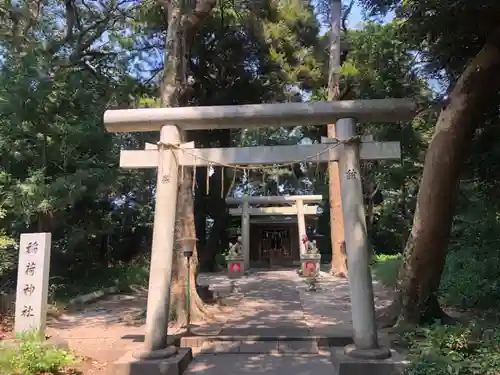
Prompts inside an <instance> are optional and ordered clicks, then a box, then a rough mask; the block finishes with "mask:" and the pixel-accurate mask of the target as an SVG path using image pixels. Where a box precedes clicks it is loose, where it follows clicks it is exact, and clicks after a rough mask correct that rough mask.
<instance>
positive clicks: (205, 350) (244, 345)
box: [197, 340, 319, 354]
mask: <svg viewBox="0 0 500 375" xmlns="http://www.w3.org/2000/svg"><path fill="white" fill-rule="evenodd" d="M197 352H198V354H318V353H319V347H318V345H317V343H316V342H315V341H248V340H245V341H212V342H209V341H206V342H204V343H203V344H202V345H201V347H200V348H198V350H197Z"/></svg>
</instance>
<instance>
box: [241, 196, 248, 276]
mask: <svg viewBox="0 0 500 375" xmlns="http://www.w3.org/2000/svg"><path fill="white" fill-rule="evenodd" d="M244 199H245V200H244V201H243V204H242V214H241V242H242V247H243V259H244V262H245V263H244V271H246V270H248V269H249V268H250V214H249V208H250V207H249V206H250V205H249V204H248V201H247V200H246V197H245V198H244Z"/></svg>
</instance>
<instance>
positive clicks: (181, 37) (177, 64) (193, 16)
mask: <svg viewBox="0 0 500 375" xmlns="http://www.w3.org/2000/svg"><path fill="white" fill-rule="evenodd" d="M160 3H161V4H162V5H163V7H164V11H165V13H166V15H167V16H168V20H169V22H168V30H167V41H166V51H165V69H164V70H165V73H164V79H163V82H162V87H161V99H162V103H163V105H165V106H173V107H175V106H182V105H186V103H185V100H186V99H187V95H185V92H186V89H187V85H186V81H187V60H186V59H187V56H186V55H187V53H188V51H189V48H188V46H187V38H188V35H189V37H190V38H191V37H192V35H194V31H195V30H197V29H198V28H199V26H200V25H201V23H202V22H203V21H204V20H205V19H206V17H208V16H209V15H210V13H211V11H212V9H213V7H214V6H215V3H216V1H215V0H200V1H198V2H194V3H190V5H192V6H193V8H191V9H187V10H186V12H184V13H183V11H184V9H182V7H181V5H180V4H179V2H176V1H163V0H162V1H160ZM182 137H183V141H187V138H186V136H185V134H183V135H182ZM192 178H193V177H192V169H191V168H183V173H182V174H181V176H180V186H179V196H178V201H177V222H176V239H177V244H179V239H181V238H185V237H191V238H193V237H196V230H195V220H194V200H193V194H192V189H193V180H192ZM197 265H198V254H197V249H196V246H195V248H194V253H193V256H192V257H191V272H190V274H189V275H188V274H187V263H186V259H185V257H184V255H183V254H182V252H181V251H180V248H176V249H175V255H174V264H173V269H172V287H171V308H172V310H173V311H172V313H173V314H172V318H173V319H174V320H175V321H176V322H177V323H183V322H185V321H186V317H187V304H186V299H187V292H186V289H187V287H186V286H187V280H188V277H189V280H190V285H191V288H190V291H189V295H190V299H191V303H190V306H191V308H190V311H191V319H192V320H193V321H196V320H200V319H203V318H205V317H206V313H205V311H204V305H203V302H202V301H201V298H200V297H199V295H198V293H197V290H196V272H197Z"/></svg>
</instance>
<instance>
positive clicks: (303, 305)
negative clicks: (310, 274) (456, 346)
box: [185, 270, 390, 375]
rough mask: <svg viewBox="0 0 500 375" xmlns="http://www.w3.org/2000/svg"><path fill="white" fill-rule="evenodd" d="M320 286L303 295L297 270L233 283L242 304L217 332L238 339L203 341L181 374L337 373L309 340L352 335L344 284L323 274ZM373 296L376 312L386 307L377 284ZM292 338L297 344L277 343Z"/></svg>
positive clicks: (386, 298)
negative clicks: (314, 290)
mask: <svg viewBox="0 0 500 375" xmlns="http://www.w3.org/2000/svg"><path fill="white" fill-rule="evenodd" d="M202 279H203V281H202V282H203V283H205V284H217V283H219V284H220V283H227V282H228V281H227V279H225V278H219V277H217V276H208V275H203V277H202ZM319 280H320V281H319V290H318V291H316V292H309V291H307V285H306V283H305V282H304V279H302V278H301V277H299V276H298V275H297V273H296V272H295V270H280V271H267V272H256V273H254V274H252V275H250V276H248V277H245V278H242V279H239V280H237V281H236V282H235V286H236V289H238V290H239V291H240V293H241V295H240V298H239V300H238V301H237V302H236V303H235V308H234V309H233V311H232V312H231V313H230V314H229V316H228V320H227V322H226V323H225V324H224V325H223V326H222V327H221V329H220V332H219V336H223V337H227V338H228V339H229V338H231V336H232V337H233V338H234V337H237V338H236V339H235V340H232V341H213V342H209V341H207V342H204V343H203V344H202V345H201V346H200V347H199V348H195V349H194V352H195V354H196V356H195V359H194V361H193V362H192V363H191V364H190V366H189V367H188V369H187V371H186V372H185V374H187V375H196V374H199V373H203V375H212V374H214V375H215V374H231V375H239V374H261V373H264V374H267V373H269V374H271V373H272V374H300V375H312V374H315V375H323V374H325V375H326V374H333V373H335V369H334V367H333V365H332V363H331V360H330V356H331V355H330V351H329V350H327V349H325V350H322V348H319V347H318V345H317V342H316V341H313V340H307V338H308V337H309V338H312V337H313V336H331V335H333V336H346V337H349V336H350V335H351V330H352V324H351V312H350V300H349V286H348V282H347V280H343V279H339V278H335V277H333V276H330V275H328V274H327V273H323V272H322V273H321V275H320V277H319ZM374 290H375V304H376V308H382V307H384V306H386V305H387V304H388V303H389V301H390V300H389V294H388V293H387V292H386V291H385V290H384V289H383V288H382V286H381V285H379V284H378V283H374ZM245 337H246V338H247V339H245ZM291 337H292V338H297V339H299V338H300V339H301V341H299V340H296V341H294V340H295V339H292V341H285V340H282V339H281V338H283V339H286V338H288V339H289V338H291ZM248 338H254V339H261V340H262V339H264V340H263V341H257V342H255V341H252V339H250V340H248ZM266 339H269V340H270V341H268V340H266Z"/></svg>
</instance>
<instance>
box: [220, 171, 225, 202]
mask: <svg viewBox="0 0 500 375" xmlns="http://www.w3.org/2000/svg"><path fill="white" fill-rule="evenodd" d="M220 197H221V198H224V167H221V170H220Z"/></svg>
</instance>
